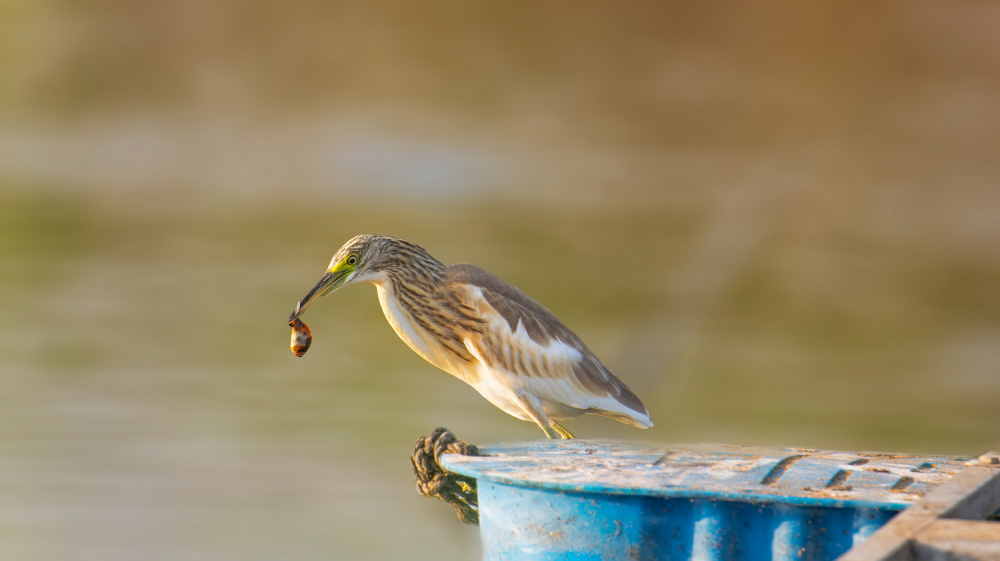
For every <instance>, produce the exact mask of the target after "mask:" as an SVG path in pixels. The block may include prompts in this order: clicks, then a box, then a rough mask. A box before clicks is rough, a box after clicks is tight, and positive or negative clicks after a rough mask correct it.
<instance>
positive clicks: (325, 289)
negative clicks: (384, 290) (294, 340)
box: [288, 234, 393, 321]
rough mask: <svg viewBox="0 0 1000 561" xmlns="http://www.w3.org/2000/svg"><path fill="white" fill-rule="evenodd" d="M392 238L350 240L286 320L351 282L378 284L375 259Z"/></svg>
mask: <svg viewBox="0 0 1000 561" xmlns="http://www.w3.org/2000/svg"><path fill="white" fill-rule="evenodd" d="M392 239H393V238H386V237H384V236H373V235H371V234H363V235H360V236H357V237H354V238H352V239H351V240H350V241H348V242H347V243H345V244H344V246H343V247H341V248H340V250H338V251H337V253H336V254H335V255H334V256H333V259H332V260H331V261H330V266H329V267H327V269H326V273H325V274H324V275H323V278H321V279H320V280H319V282H318V283H316V286H314V287H313V289H312V290H310V291H309V293H308V294H306V296H305V298H303V299H302V300H300V301H299V303H298V306H296V308H295V311H294V312H292V315H291V316H289V318H288V320H289V321H291V320H294V319H296V318H298V317H299V315H301V314H302V312H304V311H305V309H306V306H308V305H309V304H310V303H312V301H313V300H315V299H316V298H317V297H319V296H326V295H327V294H329V293H331V292H333V291H334V290H337V289H338V288H340V287H342V286H346V285H348V284H352V283H355V282H364V281H369V282H372V281H376V282H377V281H379V280H380V274H381V271H382V269H381V268H380V267H379V258H380V257H381V256H382V255H383V253H384V252H385V249H386V248H387V247H388V246H389V245H390V242H391V240H392Z"/></svg>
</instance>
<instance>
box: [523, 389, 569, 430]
mask: <svg viewBox="0 0 1000 561" xmlns="http://www.w3.org/2000/svg"><path fill="white" fill-rule="evenodd" d="M517 397H518V398H519V400H518V401H520V403H519V405H520V406H521V409H523V410H524V412H525V413H527V414H528V416H529V417H531V420H532V421H534V422H535V424H536V425H538V426H539V428H541V429H542V431H543V432H544V433H545V436H547V437H549V438H551V439H553V440H559V439H562V438H573V435H571V434H569V431H567V430H566V429H564V428H562V427H560V426H559V424H558V423H553V422H552V421H550V420H549V417H548V415H546V414H545V409H543V408H542V404H541V403H540V402H539V401H538V398H536V397H535V396H533V395H531V394H529V393H527V392H518V394H517ZM564 433H565V434H564ZM566 435H569V436H566Z"/></svg>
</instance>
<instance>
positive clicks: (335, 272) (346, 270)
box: [288, 253, 358, 356]
mask: <svg viewBox="0 0 1000 561" xmlns="http://www.w3.org/2000/svg"><path fill="white" fill-rule="evenodd" d="M357 268H358V256H357V254H354V253H352V254H350V255H348V256H347V257H345V258H343V259H341V260H339V261H337V260H336V258H334V261H333V262H332V263H330V268H329V269H328V270H327V271H326V274H324V275H323V278H321V279H319V282H318V283H316V286H314V287H313V288H312V290H310V291H309V293H308V294H306V295H305V298H303V299H301V300H299V301H298V303H296V304H295V310H294V311H293V312H292V314H291V315H290V316H288V325H289V327H291V328H292V344H291V347H292V352H293V353H295V356H302V355H304V354H306V351H307V350H309V345H311V344H312V332H311V331H310V330H309V326H308V325H306V324H305V323H304V322H303V321H302V320H301V319H299V316H301V315H302V314H303V313H304V312H305V311H306V308H307V307H309V304H311V303H312V302H313V300H315V299H316V298H318V297H320V296H326V295H327V294H329V293H331V292H333V291H334V290H337V289H338V288H340V287H341V286H344V285H345V284H347V282H348V281H350V280H351V279H352V278H353V277H354V272H355V271H356V270H357Z"/></svg>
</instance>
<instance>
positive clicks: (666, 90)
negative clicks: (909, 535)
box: [0, 0, 1000, 561]
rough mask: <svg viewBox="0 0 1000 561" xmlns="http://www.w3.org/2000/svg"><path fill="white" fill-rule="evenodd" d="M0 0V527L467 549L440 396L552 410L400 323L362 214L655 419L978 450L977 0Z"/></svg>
mask: <svg viewBox="0 0 1000 561" xmlns="http://www.w3.org/2000/svg"><path fill="white" fill-rule="evenodd" d="M365 6H367V7H361V5H358V6H355V7H350V6H348V5H340V4H337V5H331V4H328V3H326V2H315V1H311V0H297V1H295V2H289V3H273V4H272V3H268V2H250V3H242V2H227V1H216V2H188V3H185V2H172V3H162V2H150V3H125V4H121V3H114V2H93V3H91V4H88V5H75V4H74V5H71V4H68V3H62V2H47V3H33V2H16V1H15V2H8V3H7V4H6V5H5V6H3V8H2V10H4V12H3V15H4V18H3V19H0V31H2V32H3V38H4V41H3V42H0V56H2V57H3V61H4V64H5V67H4V71H3V72H2V76H0V77H2V79H3V80H4V84H5V85H6V86H8V87H5V88H0V125H2V126H0V373H2V383H0V536H2V539H0V557H2V558H4V559H25V560H38V561H68V560H74V561H75V560H89V559H94V560H96V559H100V560H132V559H149V560H158V559H163V560H171V561H176V560H184V561H186V560H202V559H204V560H212V561H221V560H229V559H232V560H236V559H239V560H254V559H260V560H265V559H266V560H272V559H295V560H311V559H317V560H318V559H398V558H402V557H406V558H412V559H440V558H445V559H470V558H475V557H476V556H477V555H478V549H477V548H478V535H477V531H476V529H475V528H471V527H465V526H462V525H461V524H460V523H459V522H458V521H457V520H455V519H454V516H453V514H452V513H451V510H450V508H448V507H447V506H446V505H443V504H441V503H439V502H437V501H431V500H428V499H424V498H421V497H418V496H417V495H416V493H415V491H414V488H413V483H412V475H411V473H410V467H409V460H408V455H409V453H410V451H411V449H412V445H413V442H414V440H415V439H416V438H417V437H418V436H420V435H423V434H427V433H429V432H430V431H431V430H432V429H433V428H435V427H437V426H446V427H448V428H450V429H452V430H453V431H455V432H456V433H457V434H458V436H459V437H460V438H463V439H466V440H468V441H471V442H474V443H489V442H499V441H515V440H523V439H533V438H539V437H541V433H540V431H538V429H537V428H535V427H533V426H532V425H529V424H528V423H524V422H521V421H518V420H516V419H513V418H512V417H509V416H507V415H505V414H504V413H502V412H500V411H499V410H497V409H496V408H494V407H493V406H492V405H490V404H489V403H487V402H486V401H485V400H484V399H482V398H481V397H479V396H478V394H476V393H475V391H474V390H472V389H471V388H469V387H467V386H465V385H464V384H462V383H461V382H459V381H457V380H455V379H452V378H451V377H449V376H447V375H446V374H444V373H441V372H438V371H436V370H435V369H434V368H433V367H431V366H430V365H428V364H426V363H424V362H423V361H422V360H421V359H420V358H419V357H417V356H416V355H414V354H413V353H412V352H411V351H410V350H409V349H407V348H406V347H405V345H404V344H403V343H402V342H401V341H399V340H398V338H397V337H396V335H395V334H394V333H393V332H392V329H391V328H390V327H389V325H388V324H387V323H386V321H385V319H384V317H383V316H382V314H381V310H380V309H379V307H378V304H377V299H376V297H375V291H374V290H373V289H372V288H371V287H368V286H360V287H350V288H347V289H344V290H342V291H339V292H337V293H336V294H335V295H334V296H331V297H329V298H326V299H324V300H321V301H320V302H318V303H317V304H316V305H315V306H314V307H311V308H310V310H309V313H308V314H307V315H306V316H305V319H306V321H307V322H308V323H309V324H310V326H311V327H312V330H313V334H314V336H315V340H314V344H313V347H312V349H311V350H310V351H309V353H308V354H306V355H305V357H303V358H301V359H300V358H296V357H294V356H293V355H292V354H291V352H290V351H289V350H288V334H289V333H288V328H287V326H286V325H285V319H286V318H287V316H288V313H289V312H290V311H291V309H292V308H293V307H294V305H295V302H296V301H297V300H298V299H299V298H301V297H302V296H303V295H304V294H305V293H306V291H308V290H309V289H310V288H311V287H312V286H313V285H314V283H315V282H316V281H317V280H318V279H319V277H320V276H321V274H322V273H323V270H324V268H325V267H326V265H327V263H328V261H329V259H330V257H331V255H332V254H333V253H334V251H336V249H337V248H338V247H339V246H340V245H341V244H342V243H343V242H344V241H346V240H347V239H349V238H350V237H352V236H354V235H356V234H359V233H366V232H369V233H382V234H388V235H395V236H399V237H403V238H406V239H409V240H411V241H414V242H416V243H419V244H421V245H423V246H424V247H426V248H427V249H428V250H429V251H430V252H431V253H432V254H434V255H435V256H436V257H438V258H439V259H441V260H442V261H445V262H448V263H450V262H458V261H469V262H474V263H476V264H478V265H481V266H484V267H486V268H488V269H490V270H492V271H494V272H496V273H497V274H499V275H500V276H501V277H502V278H504V279H506V280H508V281H509V282H512V283H513V284H515V285H517V286H519V287H520V288H522V289H523V290H525V291H526V292H528V293H529V294H531V295H533V296H534V297H535V298H536V299H538V300H539V301H540V302H542V303H543V304H544V305H546V306H547V307H549V308H550V309H551V310H553V311H554V312H555V313H556V314H557V315H558V316H559V317H560V318H562V319H563V320H564V321H566V323H567V324H569V325H570V326H571V327H572V328H573V329H574V330H575V331H577V332H578V333H579V334H580V335H581V336H582V337H583V338H584V339H585V340H586V341H587V342H588V344H589V345H590V346H591V348H592V349H593V350H594V351H595V352H597V354H598V355H599V356H601V357H602V359H603V360H604V361H605V362H606V363H608V364H609V365H610V366H611V367H612V368H613V369H614V370H615V371H616V372H617V373H618V374H619V376H620V377H621V378H622V379H624V380H625V381H626V382H627V383H628V384H629V386H630V387H632V389H634V390H635V391H636V392H637V393H638V394H639V395H640V396H641V397H642V398H643V400H644V401H645V403H646V404H647V406H648V408H649V410H650V413H651V416H652V418H653V420H654V422H655V423H656V426H655V427H654V428H653V429H650V430H648V431H638V430H636V429H633V428H630V427H626V426H624V425H619V424H617V423H613V422H612V421H609V420H606V419H589V418H587V419H580V420H576V421H572V422H570V424H569V427H570V428H571V430H573V431H574V432H575V433H576V434H578V435H579V436H581V437H590V438H629V439H638V440H652V441H719V442H727V443H732V444H771V445H784V446H803V447H816V448H841V449H855V450H861V449H867V450H885V451H906V452H914V453H922V452H926V453H934V454H977V453H981V452H983V451H985V450H987V449H991V448H992V449H996V448H998V447H1000V413H998V411H1000V408H998V407H997V403H1000V292H998V291H997V286H1000V251H998V249H1000V189H998V188H997V185H998V181H1000V114H998V109H997V104H996V102H995V100H996V99H1000V82H998V81H997V76H1000V42H998V39H997V37H998V35H997V34H996V33H995V29H996V28H997V25H1000V11H998V10H997V9H996V7H995V6H994V5H993V4H992V3H988V2H935V1H923V2H886V3H879V4H872V5H863V6H861V5H857V6H848V5H846V4H842V3H839V2H836V3H835V2H830V3H818V4H813V5H810V6H808V7H806V6H785V5H781V6H779V5H777V4H771V3H743V2H723V3H718V4H714V3H708V4H704V5H699V6H698V7H685V6H682V5H668V4H664V3H644V2H624V3H623V2H592V3H587V5H586V6H581V5H578V4H575V5H572V6H571V5H560V4H558V3H548V2H541V3H535V2H531V3H527V2H521V3H517V2H515V3H513V4H511V3H504V4H502V5H500V4H496V5H494V4H492V3H488V2H487V3H475V4H469V3H465V2H437V3H430V4H426V5H425V4H423V3H421V4H413V5H407V4H405V3H395V4H392V5H384V6H383V5H376V4H371V5H367V4H366V5H365Z"/></svg>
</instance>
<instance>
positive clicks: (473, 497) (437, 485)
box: [410, 428, 479, 524]
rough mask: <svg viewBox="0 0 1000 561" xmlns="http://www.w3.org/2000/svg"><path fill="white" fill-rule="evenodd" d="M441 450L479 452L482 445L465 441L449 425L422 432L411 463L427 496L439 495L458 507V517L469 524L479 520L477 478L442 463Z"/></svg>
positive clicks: (442, 452) (471, 454)
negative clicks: (423, 434)
mask: <svg viewBox="0 0 1000 561" xmlns="http://www.w3.org/2000/svg"><path fill="white" fill-rule="evenodd" d="M441 454H462V455H465V456H478V455H479V449H477V448H476V447H475V446H473V445H472V444H469V443H467V442H462V441H461V440H458V439H457V438H455V435H453V434H452V433H451V431H449V430H448V429H445V428H437V429H434V432H432V433H431V434H430V436H421V437H420V438H418V439H417V444H416V446H415V447H414V448H413V455H412V456H410V463H411V464H412V465H413V475H415V476H416V477H417V491H418V492H419V493H420V494H421V495H424V496H427V497H437V498H439V499H441V500H442V501H445V502H447V503H451V505H452V506H454V507H455V513H456V514H458V519H459V520H461V521H462V522H465V523H466V524H479V497H478V495H477V494H476V480H475V478H472V477H465V476H464V475H459V474H457V473H452V472H449V471H445V470H444V468H442V467H441Z"/></svg>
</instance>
